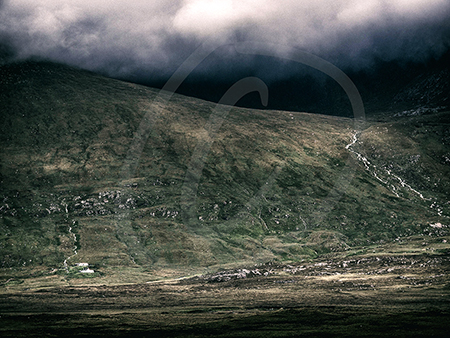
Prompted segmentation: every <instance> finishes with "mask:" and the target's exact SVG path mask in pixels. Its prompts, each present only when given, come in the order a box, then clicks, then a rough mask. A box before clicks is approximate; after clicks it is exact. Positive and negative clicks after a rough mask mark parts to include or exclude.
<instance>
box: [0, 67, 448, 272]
mask: <svg viewBox="0 0 450 338" xmlns="http://www.w3.org/2000/svg"><path fill="white" fill-rule="evenodd" d="M1 73H2V80H1V81H2V84H1V88H2V90H1V94H0V95H1V96H0V102H1V103H2V115H1V118H2V121H1V123H0V126H1V127H0V128H1V131H0V138H1V142H2V148H1V159H2V162H1V179H2V185H1V191H0V193H1V196H0V197H1V199H2V205H1V218H0V230H1V231H0V236H1V238H0V243H1V246H0V255H1V257H2V261H1V265H2V267H4V268H8V267H19V266H37V265H44V266H48V267H53V268H57V269H59V268H61V267H62V262H63V261H64V259H69V261H68V262H69V263H74V262H76V261H88V262H90V263H91V264H95V265H96V266H99V267H109V266H133V265H134V264H138V265H140V266H144V267H145V266H147V267H152V268H158V267H159V268H168V267H169V266H173V267H177V266H178V267H179V266H187V265H188V266H192V267H198V268H199V269H200V270H201V269H202V268H206V267H211V266H220V265H223V264H228V263H230V262H234V263H238V262H242V263H245V262H254V263H259V262H265V261H268V260H273V259H278V260H282V261H298V260H301V259H305V258H308V257H316V256H317V255H321V254H326V253H330V252H338V251H345V250H349V249H350V248H351V247H353V246H355V245H356V246H358V245H370V244H375V243H383V242H389V241H392V240H394V239H396V238H399V237H404V236H410V235H414V234H424V233H426V232H427V231H432V232H433V236H443V235H445V234H447V233H448V222H447V216H448V215H449V214H450V212H449V205H448V191H450V189H449V179H448V178H449V177H450V173H449V166H448V163H447V162H448V161H447V160H448V157H449V156H450V153H448V142H449V140H448V135H447V134H448V130H449V128H448V127H449V125H450V114H448V113H447V112H435V113H434V114H433V115H418V116H399V117H391V118H390V120H389V121H388V122H386V121H383V122H374V121H371V122H367V123H366V126H365V129H364V130H363V131H362V132H360V133H359V134H358V135H357V138H358V139H357V142H356V143H355V144H353V145H352V146H351V148H349V149H346V145H349V144H350V143H351V142H352V137H353V135H354V133H355V130H354V128H355V126H354V124H353V121H352V120H351V119H346V118H337V117H332V116H321V115H311V114H306V113H290V112H281V111H257V110H250V109H243V108H233V109H232V110H231V112H230V113H229V115H228V116H227V118H226V119H225V122H224V123H223V125H222V127H221V128H220V129H219V130H218V131H217V133H216V134H215V137H214V140H213V141H214V142H213V143H212V144H211V148H210V149H209V151H204V153H203V154H202V153H200V156H201V157H200V161H201V162H202V163H203V164H202V165H203V169H202V171H201V174H195V175H197V176H192V175H194V171H193V168H194V167H192V165H193V164H192V163H191V161H192V159H193V156H194V155H193V154H194V152H195V151H196V147H198V146H199V145H200V144H202V143H201V142H204V141H205V140H207V138H206V137H207V136H206V135H207V134H205V131H204V129H203V126H205V125H207V123H208V120H209V119H210V118H211V112H212V111H213V109H214V107H215V105H214V104H212V103H209V102H204V101H200V100H197V99H193V98H187V97H183V96H179V95H174V96H173V97H172V99H171V100H170V101H168V102H165V103H161V104H162V109H159V110H157V109H156V108H155V107H156V106H155V105H152V104H154V102H155V101H154V100H155V99H156V97H157V91H155V90H152V89H149V88H145V87H141V86H137V85H133V84H128V83H124V82H120V81H117V80H111V79H107V78H103V77H101V76H98V75H95V74H91V73H88V72H84V71H80V70H76V69H72V68H68V67H65V66H60V65H55V64H51V63H33V62H29V63H25V64H16V65H9V66H3V67H2V68H1ZM145 114H147V116H146V117H145V118H144V116H145ZM143 121H151V122H150V123H149V124H148V125H147V126H146V128H147V129H145V130H146V132H145V135H146V136H148V139H145V138H144V139H143V141H142V142H143V143H142V144H143V145H144V147H143V148H142V151H141V152H139V151H138V152H135V153H134V154H133V153H130V149H134V148H133V147H136V145H135V144H134V142H135V141H136V139H137V136H136V135H137V134H136V131H137V130H138V128H139V126H140V125H141V127H142V123H143ZM211 121H212V120H211ZM144 126H145V125H144ZM197 150H198V148H197ZM127 154H128V155H127ZM130 154H132V155H130ZM357 154H359V156H364V157H366V158H367V159H368V161H370V164H369V165H368V164H367V163H365V162H363V161H362V160H361V157H360V158H359V160H358V157H357V156H356V155H357ZM127 156H128V157H127ZM130 156H131V157H130ZM347 183H350V184H349V185H348V186H346V185H347ZM435 223H436V224H437V223H439V224H442V225H443V227H441V228H430V224H435ZM437 232H439V233H437ZM74 250H75V251H76V252H77V254H76V255H75V251H74ZM200 270H199V271H200Z"/></svg>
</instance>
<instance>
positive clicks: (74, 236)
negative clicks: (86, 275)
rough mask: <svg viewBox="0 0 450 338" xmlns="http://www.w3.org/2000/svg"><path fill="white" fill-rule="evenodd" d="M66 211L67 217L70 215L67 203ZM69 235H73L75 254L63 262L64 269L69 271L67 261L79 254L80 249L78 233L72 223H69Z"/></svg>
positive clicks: (73, 222)
mask: <svg viewBox="0 0 450 338" xmlns="http://www.w3.org/2000/svg"><path fill="white" fill-rule="evenodd" d="M65 211H66V217H68V215H69V209H68V206H67V204H65ZM72 225H75V220H72ZM69 236H70V237H73V249H72V250H73V255H71V256H69V257H67V258H66V259H65V260H64V262H63V264H64V269H65V270H66V272H69V266H68V265H67V261H68V260H69V259H70V258H72V257H73V256H75V255H77V254H78V251H77V249H78V247H77V235H75V234H74V233H73V232H72V226H71V225H69Z"/></svg>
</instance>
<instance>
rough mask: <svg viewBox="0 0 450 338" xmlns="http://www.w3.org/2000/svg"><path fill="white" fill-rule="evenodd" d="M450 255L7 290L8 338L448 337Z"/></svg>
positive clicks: (3, 309)
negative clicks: (119, 283)
mask: <svg viewBox="0 0 450 338" xmlns="http://www.w3.org/2000/svg"><path fill="white" fill-rule="evenodd" d="M449 268H450V255H449V252H448V250H443V251H441V252H433V253H426V252H424V253H417V252H415V253H411V254H405V253H402V254H398V253H390V254H388V253H384V254H370V255H369V254H363V255H353V256H347V257H345V258H342V257H337V256H334V257H331V256H330V257H322V258H321V259H320V260H313V261H309V262H302V263H296V264H291V265H286V264H277V263H268V264H264V265H258V266H254V267H251V268H247V269H234V270H227V271H220V272H217V273H215V274H208V275H201V276H196V277H192V278H184V279H171V280H165V281H152V282H147V283H136V284H122V285H105V284H91V285H87V284H85V283H83V279H79V280H78V281H79V283H78V285H71V286H68V285H63V286H61V285H60V286H53V287H43V288H34V289H33V288H31V289H25V290H24V289H20V285H15V286H14V285H10V287H8V286H5V285H3V286H2V287H1V291H2V292H1V293H0V316H1V317H0V335H1V336H2V337H56V336H69V337H70V336H75V337H210V336H214V337H299V336H305V337H393V336H395V337H412V336H414V337H447V334H448V331H449V329H450V324H449V322H448V318H449V315H450V277H449V275H448V272H449V271H450V269H449Z"/></svg>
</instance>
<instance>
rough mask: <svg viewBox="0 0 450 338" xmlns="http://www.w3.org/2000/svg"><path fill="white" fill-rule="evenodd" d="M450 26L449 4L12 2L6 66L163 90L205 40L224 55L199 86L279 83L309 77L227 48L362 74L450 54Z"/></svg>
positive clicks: (1, 46)
mask: <svg viewBox="0 0 450 338" xmlns="http://www.w3.org/2000/svg"><path fill="white" fill-rule="evenodd" d="M449 18H450V2H449V1H448V0H392V1H384V0H368V1H364V2H362V1H357V0H336V1H332V2H330V1H317V0H305V1H296V0H285V1H273V0H272V1H271V0H259V1H255V0H240V1H234V0H212V1H211V0H210V1H206V0H184V1H182V0H178V1H172V0H171V1H168V0H153V1H144V0H138V1H133V2H129V1H123V0H115V1H112V2H111V1H103V0H78V1H69V0H60V1H50V0H14V1H12V0H5V1H0V61H1V62H2V63H7V62H11V61H16V60H26V59H29V58H38V59H46V60H51V61H56V62H61V63H65V64H69V65H72V66H77V67H81V68H84V69H88V70H92V71H96V72H100V73H103V74H105V75H108V76H112V77H117V78H121V79H125V80H128V81H134V82H139V83H144V84H148V85H159V84H161V83H163V82H164V81H166V80H167V79H168V78H169V77H170V75H171V74H172V73H173V72H174V71H175V70H176V69H177V68H178V67H179V66H180V65H181V64H182V63H183V61H184V60H186V59H187V58H188V57H189V55H191V54H192V53H193V52H194V51H195V50H196V48H198V47H199V46H200V45H201V44H202V43H205V42H206V43H208V44H210V45H212V46H215V47H214V48H216V47H217V49H216V52H215V53H213V54H212V55H211V56H210V57H209V58H207V59H206V60H205V61H204V62H203V63H202V64H201V65H200V66H199V67H198V69H196V70H195V72H194V73H195V75H192V76H191V78H190V81H191V83H192V82H195V81H197V82H198V81H204V82H214V83H220V82H221V81H222V80H223V81H224V82H226V83H227V85H228V83H229V82H230V81H234V80H235V78H238V77H239V76H241V75H247V74H248V75H256V76H258V75H261V74H264V76H265V77H266V79H265V80H266V81H269V82H276V81H281V80H283V79H290V78H292V77H293V76H294V75H295V74H296V73H298V72H300V73H301V72H304V71H305V70H302V69H301V67H297V66H296V65H293V64H290V63H286V62H283V61H282V60H271V59H269V58H261V57H252V56H245V57H244V56H240V55H237V53H235V52H233V49H232V48H231V49H230V48H228V47H227V46H232V45H233V44H234V43H237V42H241V41H260V42H262V43H267V45H270V44H272V45H273V46H275V47H273V48H275V49H276V50H274V51H273V52H274V54H277V55H280V56H283V55H289V53H290V52H291V51H292V50H293V49H300V50H303V51H307V52H310V53H313V54H315V55H318V56H320V57H322V58H324V59H325V60H328V61H330V62H332V63H334V64H335V65H336V66H338V67H340V68H341V69H343V70H344V71H360V70H365V69H371V68H372V67H373V66H374V64H376V63H377V62H380V61H382V62H398V63H408V62H415V63H421V62H427V61H428V60H430V59H438V58H439V57H441V56H442V55H443V54H445V53H446V52H447V51H448V50H449V46H450V20H449ZM194 77H196V78H195V81H194ZM188 83H189V81H188ZM198 90H199V91H201V90H203V89H198Z"/></svg>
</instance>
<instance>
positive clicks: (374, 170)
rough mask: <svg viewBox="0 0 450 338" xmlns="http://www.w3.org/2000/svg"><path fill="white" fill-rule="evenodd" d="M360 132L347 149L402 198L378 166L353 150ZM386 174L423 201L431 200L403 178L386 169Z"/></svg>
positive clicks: (353, 137) (354, 136)
mask: <svg viewBox="0 0 450 338" xmlns="http://www.w3.org/2000/svg"><path fill="white" fill-rule="evenodd" d="M359 133H360V132H355V134H353V136H352V142H350V143H349V144H347V145H346V146H345V149H347V150H348V151H350V152H352V153H353V154H355V156H356V158H357V159H358V160H359V161H361V162H362V163H363V164H364V167H365V168H366V170H367V171H368V172H369V173H370V174H371V175H372V176H374V177H375V178H376V179H377V180H378V181H380V182H381V183H383V184H384V185H386V186H387V188H388V189H389V190H390V191H391V192H392V193H393V194H395V196H397V197H400V195H399V194H398V193H397V190H398V187H397V186H395V185H394V184H392V183H389V182H388V181H387V180H383V179H382V178H381V177H380V176H379V174H378V172H377V166H376V165H374V164H372V163H371V162H370V161H369V160H368V159H367V158H366V157H365V156H363V155H362V154H360V153H358V152H356V151H355V150H353V149H352V147H353V145H355V144H356V142H358V135H359ZM384 172H385V173H386V174H387V175H388V177H393V178H394V179H395V181H399V182H400V185H401V186H402V187H403V188H406V189H408V190H410V191H412V192H413V193H415V194H417V195H418V196H419V197H420V198H421V199H423V200H430V199H429V198H425V197H424V196H423V194H422V193H420V192H419V191H417V190H415V189H414V188H412V187H411V186H410V185H409V184H407V183H406V182H405V180H403V179H402V178H401V177H399V176H397V175H395V174H394V173H392V171H391V170H388V169H384Z"/></svg>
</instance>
